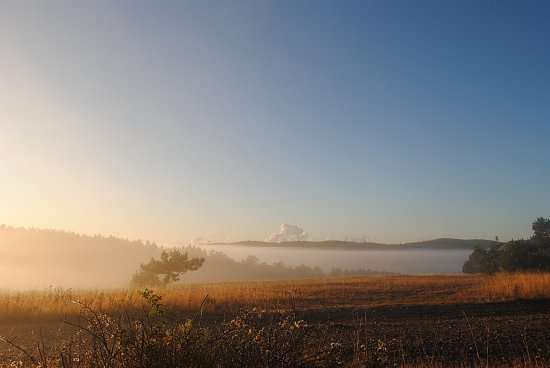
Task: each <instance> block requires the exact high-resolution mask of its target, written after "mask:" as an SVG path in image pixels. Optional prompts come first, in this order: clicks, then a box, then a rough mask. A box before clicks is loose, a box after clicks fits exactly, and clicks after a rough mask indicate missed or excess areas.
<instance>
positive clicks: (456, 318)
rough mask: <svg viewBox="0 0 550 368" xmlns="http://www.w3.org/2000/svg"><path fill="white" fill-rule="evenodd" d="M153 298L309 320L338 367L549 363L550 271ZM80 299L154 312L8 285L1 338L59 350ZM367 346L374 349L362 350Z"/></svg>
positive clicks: (210, 318) (211, 289) (233, 287)
mask: <svg viewBox="0 0 550 368" xmlns="http://www.w3.org/2000/svg"><path fill="white" fill-rule="evenodd" d="M154 295H158V296H159V297H160V298H161V299H160V300H159V303H160V304H162V307H163V310H164V311H165V312H166V315H168V316H172V317H171V318H176V316H179V317H181V316H183V318H193V319H196V317H197V315H200V318H201V321H202V323H204V325H205V326H215V325H216V324H220V323H221V322H220V321H234V318H237V319H239V318H241V317H239V316H240V315H241V314H242V313H247V312H243V311H250V310H253V311H255V312H254V313H256V311H258V313H262V314H266V315H270V316H283V315H287V316H288V315H292V316H293V318H296V320H295V322H293V323H295V324H296V325H297V326H298V325H299V324H300V323H301V322H300V321H307V323H309V324H311V325H315V326H317V327H318V328H320V329H321V330H322V331H323V332H320V331H321V330H319V329H317V330H316V331H317V332H315V334H318V337H316V339H317V340H319V341H321V339H320V337H319V336H322V340H323V341H325V342H327V344H329V345H330V344H336V345H330V346H348V347H349V349H351V350H350V351H352V352H353V354H352V353H349V352H348V353H349V354H348V355H349V356H348V355H346V356H348V358H346V359H347V360H346V359H344V358H342V360H341V363H342V364H341V365H336V366H367V367H368V366H373V367H374V366H380V367H383V366H394V365H397V366H411V367H428V366H430V367H431V366H434V367H437V366H439V367H445V366H456V367H459V366H461V367H462V366H495V367H496V366H518V367H519V366H529V367H530V366H541V367H542V366H547V365H546V364H547V363H548V362H550V344H549V343H550V334H548V333H547V331H549V330H550V303H548V302H547V301H548V300H550V274H548V273H529V274H497V275H493V276H485V275H421V276H368V277H365V276H364V277H346V278H332V279H314V280H313V279H312V280H293V281H269V282H265V281H264V282H230V283H208V284H181V285H177V286H172V287H169V288H166V289H160V290H155V294H154ZM83 305H86V306H89V307H90V308H91V309H92V310H94V311H96V312H97V313H105V315H106V316H117V315H121V313H125V314H126V315H133V314H136V313H139V312H140V311H141V312H143V311H145V310H148V308H150V300H147V299H145V300H144V298H143V297H142V296H140V294H139V293H138V291H137V290H72V289H56V288H51V289H46V290H40V291H37V290H29V291H17V292H16V291H12V292H7V291H5V292H2V293H0V334H1V335H4V336H6V337H8V339H10V341H13V342H17V341H19V343H20V344H22V346H24V347H27V348H28V349H30V350H31V351H36V352H38V353H39V352H40V349H39V348H38V350H37V348H36V346H40V343H38V344H37V343H36V341H37V340H36V339H37V338H38V337H39V338H40V339H41V340H42V343H43V344H45V345H46V346H49V349H50V351H55V349H56V348H57V347H56V344H57V342H58V341H60V340H61V339H65V338H67V337H68V336H70V335H71V334H74V333H75V332H76V331H77V330H78V328H75V327H74V326H72V327H71V326H67V325H66V324H63V323H62V322H61V321H62V320H65V321H73V322H74V323H80V322H78V321H79V316H82V311H83V309H82V306H83ZM179 317H178V318H179ZM251 318H252V317H251ZM254 318H256V320H257V321H263V322H258V323H260V324H262V323H268V322H266V320H265V319H262V318H264V317H262V318H260V319H258V317H254ZM284 318H287V317H284ZM269 321H270V322H269V323H273V319H270V320H269ZM80 324H81V323H80ZM224 326H227V325H224ZM231 326H233V327H234V325H231ZM239 326H241V325H239ZM233 327H232V328H233ZM241 327H242V326H241ZM264 327H265V326H263V327H262V329H261V330H258V331H264ZM317 327H316V328H317ZM231 331H233V330H231ZM246 331H249V330H246ZM273 331H274V330H273ZM277 331H278V330H277ZM286 332H288V331H286ZM286 332H285V331H282V332H281V331H279V332H277V333H280V334H284V333H286ZM258 333H259V332H258ZM255 339H257V336H256V337H255ZM305 340H306V339H305V337H304V341H305ZM186 341H187V340H186ZM239 341H240V340H239ZM254 341H256V340H254ZM270 341H271V340H270ZM365 346H368V347H369V348H368V349H370V350H368V351H369V353H368V354H367V351H366V350H365V351H364V352H362V350H361V349H362V348H361V347H365ZM0 347H1V348H2V349H3V350H2V351H3V354H4V357H8V356H9V357H11V358H13V357H14V356H18V357H19V359H20V360H21V362H25V361H26V360H25V356H24V355H23V356H22V357H21V356H20V355H17V354H19V353H21V352H20V351H19V352H18V351H17V350H16V349H14V348H13V346H11V345H9V344H8V343H5V342H4V343H2V342H1V341H0ZM224 349H225V348H224ZM304 349H306V347H304ZM307 349H312V348H311V347H308V348H307ZM307 349H306V350H307ZM365 349H367V348H365ZM304 351H305V350H304ZM369 354H370V355H369ZM377 354H378V355H377ZM31 355H32V354H31ZM367 355H368V356H369V357H370V358H368V359H366V357H367ZM0 356H2V355H1V354H0ZM327 356H328V355H327ZM323 357H324V355H323ZM27 358H28V357H27ZM5 359H7V358H5ZM224 359H227V357H225V358H224ZM323 359H325V358H323ZM326 359H328V358H326ZM6 361H7V360H6ZM327 361H328V360H324V361H323V362H324V363H323V364H321V366H323V365H325V364H328V363H326V362H327ZM29 362H30V363H29ZM27 363H28V364H30V365H31V366H32V364H31V363H32V362H31V361H27ZM37 363H39V362H38V361H37ZM57 363H59V362H57ZM295 363H296V362H295ZM22 364H23V363H22ZM52 364H53V363H50V366H52ZM266 364H267V363H266ZM289 364H290V363H289ZM293 364H294V363H293ZM331 364H332V363H331ZM369 364H371V365H369ZM376 364H377V365H376ZM62 366H67V365H62ZM73 366H74V365H73ZM83 366H85V365H83ZM90 366H92V365H90ZM112 366H113V367H114V366H117V365H112ZM199 366H200V364H199ZM222 366H225V364H224V365H222ZM228 366H231V364H228ZM259 366H262V364H260V365H259ZM267 366H269V365H267ZM279 366H281V365H279ZM282 366H285V364H283V365H282ZM304 366H315V365H304Z"/></svg>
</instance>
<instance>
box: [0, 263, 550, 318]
mask: <svg viewBox="0 0 550 368" xmlns="http://www.w3.org/2000/svg"><path fill="white" fill-rule="evenodd" d="M158 292H159V294H160V295H162V297H163V301H164V304H165V305H166V308H167V310H169V311H193V310H196V309H197V308H198V307H199V306H201V308H202V310H203V311H204V312H219V311H225V312H227V311H236V310H239V309H242V308H253V307H256V308H261V309H266V310H271V311H276V310H288V309H289V308H291V306H296V305H298V306H299V307H300V308H302V309H307V310H324V309H326V308H327V307H328V306H330V307H331V308H368V307H376V306H383V305H404V304H446V303H477V302H491V301H506V300H516V299H532V300H536V299H545V298H550V273H517V274H497V275H493V276H486V275H420V276H360V277H343V278H329V279H310V280H284V281H257V282H251V281H247V282H221V283H220V282H218V283H203V284H179V285H175V286H171V287H168V288H165V289H161V290H159V291H158ZM136 295H137V294H136V293H135V290H131V289H104V290H73V289H63V288H49V289H45V290H28V291H3V292H0V322H2V321H4V322H6V321H10V320H17V319H25V320H29V319H33V318H40V319H47V318H57V319H59V317H62V316H70V315H77V314H78V312H79V310H78V308H76V307H75V305H74V304H73V303H72V301H74V300H78V301H81V302H84V303H87V304H89V305H91V306H92V307H94V308H98V309H100V310H102V311H105V312H107V313H109V312H110V311H117V310H120V309H121V308H124V309H128V310H134V309H136V308H141V306H142V305H141V300H140V298H138V297H136ZM207 295H208V298H207V299H206V300H205V296H207Z"/></svg>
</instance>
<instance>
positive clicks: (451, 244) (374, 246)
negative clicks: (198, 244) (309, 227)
mask: <svg viewBox="0 0 550 368" xmlns="http://www.w3.org/2000/svg"><path fill="white" fill-rule="evenodd" d="M496 243H497V242H496V241H494V240H486V239H452V238H440V239H433V240H424V241H420V242H412V243H402V244H383V243H373V242H365V243H357V242H350V241H344V240H324V241H292V242H281V243H270V242H263V241H240V242H234V243H230V244H231V245H246V246H255V247H289V248H298V247H299V248H316V249H342V250H361V249H362V250H407V249H473V248H474V247H475V246H480V247H482V248H489V247H490V246H491V245H493V244H496Z"/></svg>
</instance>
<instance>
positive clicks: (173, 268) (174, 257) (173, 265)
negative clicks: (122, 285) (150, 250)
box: [130, 249, 204, 286]
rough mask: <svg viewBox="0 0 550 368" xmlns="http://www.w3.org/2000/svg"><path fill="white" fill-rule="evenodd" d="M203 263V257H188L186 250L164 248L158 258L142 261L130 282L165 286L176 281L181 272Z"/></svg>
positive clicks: (193, 269) (133, 284)
mask: <svg viewBox="0 0 550 368" xmlns="http://www.w3.org/2000/svg"><path fill="white" fill-rule="evenodd" d="M203 263H204V258H197V257H193V258H189V255H188V254H187V252H185V253H182V252H181V251H180V250H179V249H172V250H169V251H166V250H164V251H162V253H161V255H160V259H154V258H151V259H150V260H149V262H147V263H142V264H141V265H140V266H139V270H138V271H137V272H136V273H135V274H134V275H133V277H132V281H131V282H130V283H131V285H132V286H144V285H150V286H161V285H162V286H166V285H168V284H169V283H170V282H173V281H178V280H179V276H180V275H181V274H182V273H185V272H187V271H195V270H198V269H199V268H200V267H201V266H202V265H203Z"/></svg>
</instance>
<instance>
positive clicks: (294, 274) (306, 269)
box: [130, 246, 393, 287]
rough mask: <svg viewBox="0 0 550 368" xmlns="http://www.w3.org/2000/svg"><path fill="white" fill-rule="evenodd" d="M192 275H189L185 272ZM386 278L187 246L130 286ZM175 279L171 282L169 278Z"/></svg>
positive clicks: (167, 254)
mask: <svg viewBox="0 0 550 368" xmlns="http://www.w3.org/2000/svg"><path fill="white" fill-rule="evenodd" d="M187 271H193V272H187ZM382 274H385V275H389V274H393V273H389V272H384V271H372V270H369V269H347V268H343V269H342V268H332V269H331V270H330V271H328V272H327V271H323V270H322V269H321V268H320V267H318V266H306V265H303V264H302V265H299V266H290V265H286V264H285V263H283V262H276V263H272V264H267V263H265V262H261V261H260V260H259V259H258V258H257V257H255V256H254V255H249V256H248V257H246V258H245V259H243V260H241V261H237V260H234V259H232V258H230V257H229V256H228V255H227V254H225V253H223V252H217V251H206V250H204V249H201V248H197V247H193V246H187V247H181V248H178V249H174V250H171V251H164V252H163V254H162V255H161V258H160V259H151V260H150V261H149V262H148V263H143V264H141V266H140V269H139V270H138V272H136V273H135V274H134V276H133V277H132V281H131V283H130V285H131V286H133V287H143V286H162V285H167V284H168V283H171V282H172V281H178V280H180V279H181V281H183V282H205V281H206V282H212V281H237V280H283V279H301V278H318V277H343V276H355V275H382ZM174 275H175V276H176V278H174V277H173V276H174Z"/></svg>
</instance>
